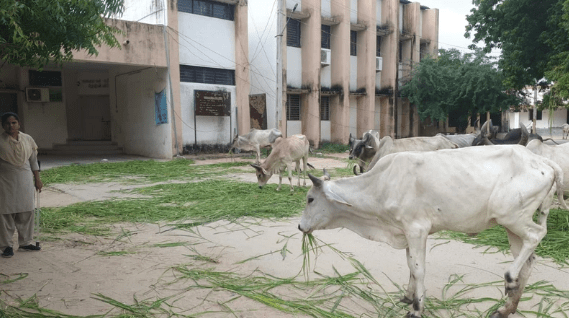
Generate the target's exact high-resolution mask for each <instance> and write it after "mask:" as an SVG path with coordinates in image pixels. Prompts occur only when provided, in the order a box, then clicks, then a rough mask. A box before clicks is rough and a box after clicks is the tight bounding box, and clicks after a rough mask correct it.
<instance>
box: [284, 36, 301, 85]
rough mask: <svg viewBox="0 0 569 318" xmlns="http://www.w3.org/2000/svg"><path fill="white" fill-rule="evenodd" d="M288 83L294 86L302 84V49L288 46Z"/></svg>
mask: <svg viewBox="0 0 569 318" xmlns="http://www.w3.org/2000/svg"><path fill="white" fill-rule="evenodd" d="M286 48H287V50H286V59H287V62H286V63H287V64H286V84H287V85H289V86H292V87H294V88H300V87H301V86H302V49H301V48H297V47H291V46H287V47H286Z"/></svg>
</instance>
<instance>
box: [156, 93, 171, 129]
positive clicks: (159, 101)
mask: <svg viewBox="0 0 569 318" xmlns="http://www.w3.org/2000/svg"><path fill="white" fill-rule="evenodd" d="M154 118H155V119H156V125H161V124H166V123H168V106H167V104H166V94H165V92H164V90H162V91H161V92H160V93H154Z"/></svg>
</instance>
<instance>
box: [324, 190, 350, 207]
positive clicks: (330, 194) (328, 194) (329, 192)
mask: <svg viewBox="0 0 569 318" xmlns="http://www.w3.org/2000/svg"><path fill="white" fill-rule="evenodd" d="M325 194H326V198H327V199H328V200H330V201H334V202H336V203H340V204H343V205H346V206H352V205H351V204H350V203H348V202H346V200H344V199H343V198H342V197H340V196H339V195H337V194H336V193H334V192H332V190H329V189H328V190H327V191H325Z"/></svg>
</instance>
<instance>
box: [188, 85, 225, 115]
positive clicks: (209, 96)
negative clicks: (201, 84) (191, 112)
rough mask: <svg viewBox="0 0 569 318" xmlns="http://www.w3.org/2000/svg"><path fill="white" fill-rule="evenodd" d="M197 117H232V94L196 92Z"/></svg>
mask: <svg viewBox="0 0 569 318" xmlns="http://www.w3.org/2000/svg"><path fill="white" fill-rule="evenodd" d="M194 103H195V110H196V116H230V115H231V93H230V92H223V91H198V90H196V91H194Z"/></svg>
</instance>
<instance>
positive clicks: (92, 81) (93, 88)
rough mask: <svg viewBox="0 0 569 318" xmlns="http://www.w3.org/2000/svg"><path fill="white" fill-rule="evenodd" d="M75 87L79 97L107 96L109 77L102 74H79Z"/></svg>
mask: <svg viewBox="0 0 569 318" xmlns="http://www.w3.org/2000/svg"><path fill="white" fill-rule="evenodd" d="M77 86H78V90H79V95H109V76H108V75H107V74H104V73H80V74H79V75H78V78H77Z"/></svg>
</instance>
